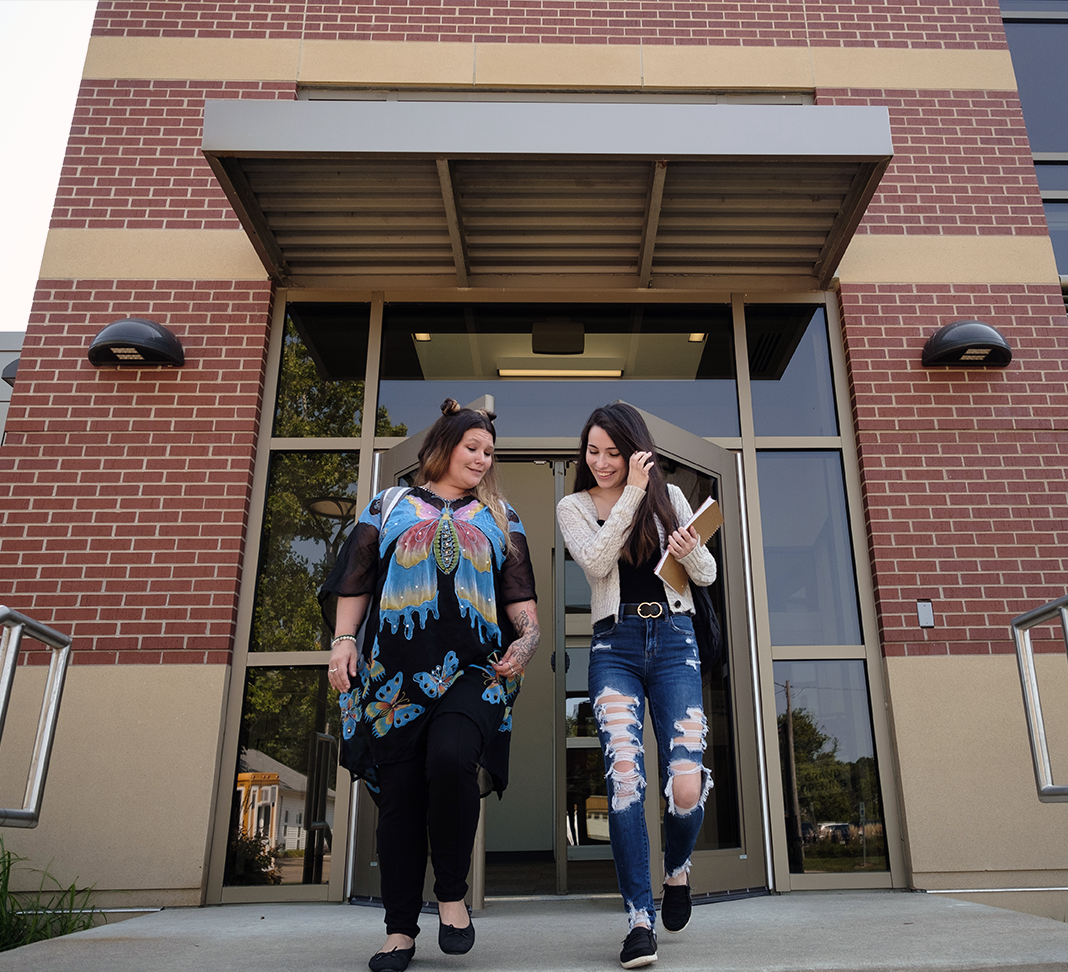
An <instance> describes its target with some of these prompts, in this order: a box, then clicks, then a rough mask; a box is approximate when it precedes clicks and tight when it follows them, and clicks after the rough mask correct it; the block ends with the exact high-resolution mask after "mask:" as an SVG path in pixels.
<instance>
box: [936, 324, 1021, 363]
mask: <svg viewBox="0 0 1068 972" xmlns="http://www.w3.org/2000/svg"><path fill="white" fill-rule="evenodd" d="M1010 361H1012V348H1010V347H1009V342H1008V341H1006V340H1005V338H1003V337H1002V336H1001V334H1000V333H999V332H998V330H997V329H996V328H994V327H991V326H990V325H989V324H984V323H983V322H982V321H954V322H953V323H952V324H947V325H946V326H945V327H941V328H939V329H938V330H937V331H935V333H934V334H932V335H931V337H930V339H929V340H928V342H927V343H926V344H925V345H924V346H923V359H922V362H923V366H924V367H925V368H933V367H938V366H943V365H949V366H952V367H957V368H967V367H973V368H974V367H976V366H985V367H988V368H989V367H993V368H1004V367H1005V366H1006V365H1007V364H1008V363H1009V362H1010Z"/></svg>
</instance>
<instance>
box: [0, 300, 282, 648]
mask: <svg viewBox="0 0 1068 972" xmlns="http://www.w3.org/2000/svg"><path fill="white" fill-rule="evenodd" d="M270 300H271V293H270V286H269V285H268V284H267V283H259V282H255V283H242V282H240V281H230V280H226V281H197V282H195V283H189V282H185V283H183V282H175V281H154V282H145V281H129V282H127V281H121V280H96V281H93V280H79V281H75V282H72V281H64V280H55V281H48V280H43V281H41V282H40V283H39V284H38V290H37V294H36V299H35V302H34V312H33V317H32V319H31V323H30V327H29V328H28V330H27V334H26V342H25V344H24V346H23V351H22V357H21V359H20V363H19V372H18V381H17V387H16V395H15V397H14V400H13V403H12V407H11V410H10V412H9V414H8V421H7V430H6V438H5V441H4V446H3V448H2V449H0V536H2V537H3V557H2V558H0V589H2V590H3V591H4V603H6V604H8V605H10V606H12V607H17V609H18V610H20V611H21V612H23V613H24V614H27V615H29V616H30V617H32V618H34V619H35V620H38V621H41V622H43V623H45V624H51V625H54V626H55V627H57V628H58V629H59V630H61V631H64V632H69V633H72V634H73V636H74V638H75V647H76V648H77V649H78V650H77V651H76V652H75V653H74V655H73V658H74V661H75V662H76V663H79V664H85V663H90V664H92V663H95V664H117V663H139V664H158V663H160V662H185V663H205V662H207V663H225V662H226V661H228V659H229V653H230V648H231V640H232V638H233V629H234V621H235V610H236V603H237V587H238V583H239V580H240V574H241V564H242V554H243V549H244V531H245V526H246V523H247V520H248V514H249V509H248V503H249V490H250V485H251V481H252V471H253V459H254V447H255V441H256V434H257V429H258V425H259V413H260V407H261V402H262V392H263V376H264V360H265V349H266V341H267V331H268V325H269V321H270ZM131 314H133V315H143V316H146V317H149V318H151V319H152V320H155V321H158V322H159V323H161V324H163V325H164V326H165V327H168V328H169V329H170V330H171V331H173V332H174V334H175V335H176V336H177V337H178V339H179V340H180V341H181V342H182V345H183V348H184V349H185V355H186V363H185V366H184V367H182V368H158V369H151V368H146V369H142V368H138V369H135V370H130V371H124V370H123V369H120V368H114V367H102V368H94V367H93V366H92V365H90V364H89V362H88V360H87V359H86V351H87V349H88V347H89V345H90V343H91V342H92V339H93V337H94V336H95V335H96V333H97V332H98V331H99V330H100V329H101V328H102V327H104V326H105V325H106V324H109V323H111V322H112V321H114V320H117V319H119V318H121V317H125V316H128V315H131ZM26 644H27V646H28V648H29V650H28V651H27V652H26V653H25V654H24V655H23V658H24V659H25V660H27V661H28V662H29V663H33V662H35V661H36V662H37V663H44V662H46V661H47V659H48V652H47V651H45V650H41V651H36V652H34V651H33V650H32V645H33V643H32V642H27V643H26Z"/></svg>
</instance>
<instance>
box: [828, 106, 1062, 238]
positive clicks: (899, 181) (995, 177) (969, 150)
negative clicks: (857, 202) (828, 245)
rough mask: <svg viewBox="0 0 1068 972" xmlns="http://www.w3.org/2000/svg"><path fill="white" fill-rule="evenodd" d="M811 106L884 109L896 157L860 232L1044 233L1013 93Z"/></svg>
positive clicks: (1029, 160)
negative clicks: (857, 106) (888, 117)
mask: <svg viewBox="0 0 1068 972" xmlns="http://www.w3.org/2000/svg"><path fill="white" fill-rule="evenodd" d="M816 101H817V103H818V104H822V105H882V106H885V107H886V108H887V109H888V110H889V113H890V128H891V131H892V132H893V139H894V158H893V161H892V162H891V163H890V167H889V168H888V169H887V171H886V174H885V175H884V176H883V179H882V182H881V183H880V186H879V191H878V193H877V194H876V196H875V198H874V199H873V200H872V203H871V205H870V206H869V207H868V210H867V212H866V213H865V215H864V220H863V222H862V223H861V225H860V228H859V229H858V232H859V233H873V234H910V235H914V234H917V233H922V234H942V235H947V236H949V235H965V236H977V235H1024V236H1045V235H1046V233H1047V229H1046V216H1045V213H1044V211H1043V209H1042V200H1041V199H1040V197H1039V194H1038V181H1037V179H1036V178H1035V167H1034V163H1033V161H1032V159H1031V146H1030V144H1029V142H1028V140H1027V130H1026V128H1025V127H1024V119H1023V113H1022V112H1021V110H1020V99H1019V98H1018V97H1017V96H1016V94H1015V93H1011V92H1003V91H995V92H989V91H915V90H913V91H884V90H863V89H849V90H831V89H821V90H819V91H817V93H816Z"/></svg>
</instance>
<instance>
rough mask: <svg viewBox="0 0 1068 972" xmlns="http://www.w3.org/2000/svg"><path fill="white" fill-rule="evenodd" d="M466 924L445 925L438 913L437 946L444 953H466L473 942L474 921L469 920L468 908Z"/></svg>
mask: <svg viewBox="0 0 1068 972" xmlns="http://www.w3.org/2000/svg"><path fill="white" fill-rule="evenodd" d="M467 915H468V924H467V927H466V928H457V927H456V926H455V925H446V924H445V923H444V922H442V920H441V915H438V948H440V949H441V950H442V951H443V952H444V953H445V954H446V955H466V954H467V953H468V952H470V951H471V946H472V945H474V944H475V923H474V922H473V921H471V917H470V916H471V910H470V909H468V911H467Z"/></svg>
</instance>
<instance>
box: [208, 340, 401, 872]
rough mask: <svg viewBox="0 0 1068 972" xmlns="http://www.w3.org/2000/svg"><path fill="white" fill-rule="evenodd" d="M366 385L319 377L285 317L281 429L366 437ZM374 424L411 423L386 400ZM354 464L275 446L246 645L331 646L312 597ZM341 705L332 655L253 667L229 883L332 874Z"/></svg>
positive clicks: (353, 506) (387, 430)
mask: <svg viewBox="0 0 1068 972" xmlns="http://www.w3.org/2000/svg"><path fill="white" fill-rule="evenodd" d="M361 340H362V341H363V342H364V343H365V342H366V334H364V336H363V337H362V338H361ZM363 388H364V383H363V381H362V380H332V379H330V378H327V377H324V375H323V374H322V373H321V371H320V368H319V367H318V365H317V364H316V362H315V360H313V357H312V355H311V354H309V352H308V350H307V348H306V347H305V345H304V343H303V341H302V340H301V338H300V336H299V334H298V333H297V330H296V328H295V326H294V324H293V321H292V320H287V322H286V337H285V347H284V350H283V355H282V364H281V376H280V381H279V396H278V402H277V407H276V410H275V427H274V434H275V436H276V437H284V438H290V439H294V438H313V437H323V436H338V437H346V438H357V437H359V435H360V433H361V416H362V412H363ZM376 434H378V435H389V436H403V435H406V434H407V428H405V427H404V426H394V425H391V424H390V422H389V419H388V416H387V415H386V413H385V411H384V410H382V409H380V410H379V414H378V422H377V423H376ZM358 470H359V452H358V451H357V450H347V451H333V452H320V451H315V452H275V453H273V454H272V456H271V465H270V474H269V481H268V489H267V500H266V505H265V509H264V518H263V531H262V534H261V542H260V562H259V573H258V578H257V585H256V599H255V604H254V608H253V622H252V633H251V639H250V644H249V650H250V652H285V651H299V652H307V651H320V650H324V651H328V650H329V648H330V633H329V631H327V630H326V629H325V628H324V626H323V623H322V618H321V614H320V611H319V603H318V599H317V596H316V595H317V592H318V589H319V587H320V586H321V584H322V582H323V580H324V579H325V577H326V575H327V573H329V571H330V570H331V568H332V567H333V564H334V561H335V559H336V556H337V552H338V550H339V549H340V546H341V544H342V543H343V542H344V539H345V537H346V535H347V533H348V531H349V529H350V528H351V526H352V523H353V522H354V519H355V517H356V516H358V514H359V509H358V508H357V500H356V495H357V481H358ZM337 711H338V710H337V694H336V693H335V692H333V691H332V690H330V688H329V685H328V683H327V680H326V664H325V661H324V663H323V664H322V665H315V666H313V667H308V668H257V667H252V668H249V669H248V674H247V678H246V683H245V698H244V705H243V711H242V716H241V738H240V743H239V745H240V749H239V753H240V755H239V757H238V765H237V767H236V772H235V781H234V800H233V805H232V812H231V823H230V843H229V847H228V853H227V864H226V876H225V882H226V883H227V884H277V883H302V884H320V883H325V882H326V881H328V880H329V862H330V844H331V839H332V829H331V828H332V826H333V799H334V791H333V789H332V787H333V785H334V777H335V770H336V763H337V749H336V732H337V720H336V718H335V713H336V712H337Z"/></svg>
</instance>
